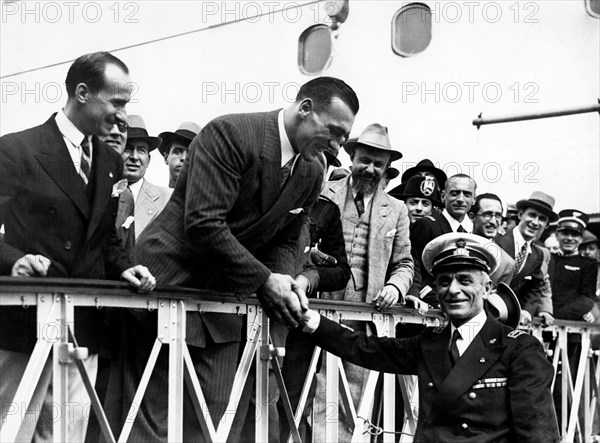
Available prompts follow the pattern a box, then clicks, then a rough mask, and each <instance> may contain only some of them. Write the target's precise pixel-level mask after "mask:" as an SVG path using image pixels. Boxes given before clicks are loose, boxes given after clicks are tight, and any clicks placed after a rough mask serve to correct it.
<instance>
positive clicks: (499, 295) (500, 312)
mask: <svg viewBox="0 0 600 443" xmlns="http://www.w3.org/2000/svg"><path fill="white" fill-rule="evenodd" d="M484 305H485V309H486V311H488V312H489V313H490V314H491V315H492V316H493V317H494V318H495V319H496V320H498V321H500V322H502V323H504V324H505V325H506V326H510V327H511V328H513V329H516V328H517V326H519V321H520V319H521V304H520V303H519V300H518V299H517V296H516V295H515V293H514V292H513V291H512V289H510V287H509V286H508V285H507V284H506V283H499V284H498V287H497V288H496V290H495V291H493V292H492V293H491V294H489V295H488V298H487V299H486V301H485V304H484Z"/></svg>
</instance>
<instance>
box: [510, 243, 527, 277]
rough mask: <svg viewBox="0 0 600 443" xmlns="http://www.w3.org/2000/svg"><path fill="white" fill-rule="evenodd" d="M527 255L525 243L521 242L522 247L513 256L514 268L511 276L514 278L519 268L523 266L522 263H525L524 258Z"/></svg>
mask: <svg viewBox="0 0 600 443" xmlns="http://www.w3.org/2000/svg"><path fill="white" fill-rule="evenodd" d="M526 257H527V243H523V247H522V248H521V250H520V251H519V253H518V254H517V256H516V257H515V269H514V271H513V277H512V278H515V277H516V276H517V274H518V273H519V271H520V270H521V268H522V267H523V263H525V258H526Z"/></svg>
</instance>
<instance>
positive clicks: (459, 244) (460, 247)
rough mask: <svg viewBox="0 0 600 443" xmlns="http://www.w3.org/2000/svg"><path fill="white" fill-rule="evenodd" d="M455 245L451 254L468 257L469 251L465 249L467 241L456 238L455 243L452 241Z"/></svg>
mask: <svg viewBox="0 0 600 443" xmlns="http://www.w3.org/2000/svg"><path fill="white" fill-rule="evenodd" d="M454 244H455V245H456V250H455V251H454V254H453V255H464V256H466V257H469V251H468V250H467V248H466V246H467V242H466V241H464V240H462V239H461V240H457V241H456V243H454Z"/></svg>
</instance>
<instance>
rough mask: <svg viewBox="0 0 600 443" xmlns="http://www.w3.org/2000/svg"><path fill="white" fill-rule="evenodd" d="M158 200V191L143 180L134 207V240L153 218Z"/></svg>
mask: <svg viewBox="0 0 600 443" xmlns="http://www.w3.org/2000/svg"><path fill="white" fill-rule="evenodd" d="M159 198H160V194H159V193H158V191H157V190H156V189H155V188H154V186H152V185H151V184H150V183H148V181H146V180H144V183H142V187H141V188H140V193H139V195H138V198H137V201H136V202H135V206H134V212H135V214H134V217H135V238H136V239H137V238H138V237H139V235H140V233H141V232H142V231H143V229H144V228H145V227H146V225H147V224H148V223H150V220H152V218H153V217H154V215H155V214H156V212H157V211H158V208H157V206H156V203H155V202H156V200H158V199H159Z"/></svg>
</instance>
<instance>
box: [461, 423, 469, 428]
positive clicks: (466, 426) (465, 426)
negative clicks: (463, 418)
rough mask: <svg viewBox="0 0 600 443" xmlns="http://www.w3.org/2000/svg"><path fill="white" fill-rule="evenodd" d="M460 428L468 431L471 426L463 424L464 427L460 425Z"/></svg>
mask: <svg viewBox="0 0 600 443" xmlns="http://www.w3.org/2000/svg"><path fill="white" fill-rule="evenodd" d="M460 427H461V428H463V429H467V428H468V427H469V425H468V424H466V423H463V424H462V425H460Z"/></svg>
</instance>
